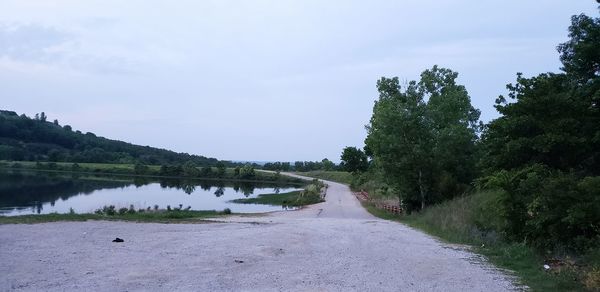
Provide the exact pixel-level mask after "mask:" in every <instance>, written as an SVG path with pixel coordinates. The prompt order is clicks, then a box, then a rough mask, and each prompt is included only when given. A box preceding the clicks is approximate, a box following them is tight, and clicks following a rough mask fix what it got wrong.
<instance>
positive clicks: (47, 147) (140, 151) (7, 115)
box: [0, 110, 231, 166]
mask: <svg viewBox="0 0 600 292" xmlns="http://www.w3.org/2000/svg"><path fill="white" fill-rule="evenodd" d="M46 119H47V117H46V115H45V114H44V113H41V114H36V116H35V117H34V118H30V117H27V116H26V115H24V114H22V115H18V114H17V113H15V112H12V111H6V110H0V160H27V161H55V162H93V163H143V164H181V163H184V162H187V161H191V162H194V163H196V164H197V165H198V166H214V165H216V164H217V163H218V162H219V160H217V159H215V158H207V157H204V156H200V155H190V154H187V153H177V152H173V151H170V150H165V149H159V148H154V147H149V146H140V145H135V144H131V143H127V142H123V141H118V140H111V139H107V138H103V137H98V136H96V135H95V134H93V133H90V132H87V133H85V134H84V133H82V132H80V131H73V129H72V128H71V126H69V125H65V126H61V125H59V123H58V121H57V120H54V122H49V121H46ZM225 164H227V165H231V163H227V162H225Z"/></svg>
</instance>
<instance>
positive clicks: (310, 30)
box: [0, 0, 598, 160]
mask: <svg viewBox="0 0 600 292" xmlns="http://www.w3.org/2000/svg"><path fill="white" fill-rule="evenodd" d="M2 6H3V8H2V9H0V88H2V96H3V104H4V106H5V107H7V108H9V109H12V110H16V111H18V112H26V113H28V114H33V113H35V112H39V111H46V112H47V113H49V114H50V115H51V117H57V118H59V119H60V120H61V121H66V122H68V123H70V124H72V125H73V126H75V128H79V129H82V130H86V131H92V132H96V133H98V134H99V135H104V136H107V137H113V138H117V139H123V140H126V141H130V142H134V143H140V144H144V145H146V144H149V145H155V146H159V147H163V148H170V149H174V150H176V151H186V152H192V153H198V154H204V155H209V156H215V157H219V158H224V159H238V160H239V159H253V160H290V159H301V160H304V159H311V160H316V159H321V158H323V157H329V158H330V159H334V160H337V159H338V158H339V152H340V149H341V148H342V147H344V146H347V145H357V146H361V145H362V142H363V139H364V136H365V132H364V129H363V125H364V124H365V123H367V122H368V120H369V117H370V114H371V107H372V104H373V100H374V99H375V98H376V96H377V92H376V91H375V82H376V80H377V79H378V78H379V77H381V76H399V77H400V78H402V79H415V78H418V76H419V73H420V72H421V71H422V70H424V69H426V68H430V67H431V66H433V65H434V64H439V65H441V66H446V67H449V68H451V69H453V70H455V71H458V72H459V73H460V81H461V82H462V83H464V84H465V85H466V87H467V89H468V90H469V92H470V94H471V96H472V99H473V103H474V104H475V105H476V106H477V107H479V108H481V109H482V112H483V115H482V118H483V119H484V120H490V119H492V118H494V117H496V116H497V114H496V113H495V111H494V109H493V107H492V105H493V100H494V99H495V98H496V97H497V95H499V94H502V93H505V84H506V83H508V82H511V81H513V80H514V78H515V73H516V72H519V71H522V72H524V73H525V74H529V75H531V74H536V73H539V72H545V71H557V70H558V69H559V67H560V63H559V62H558V55H557V53H556V50H555V46H556V45H557V44H558V43H559V42H561V41H564V40H566V38H567V32H566V29H567V27H568V25H569V17H570V15H572V14H578V13H582V12H585V13H588V14H592V15H597V13H598V12H597V9H596V4H595V3H594V1H576V2H575V1H570V0H552V1H546V2H544V7H543V9H542V8H540V3H539V2H534V1H517V0H511V1H475V0H472V1H469V0H460V1H437V0H435V1H434V0H427V1H416V0H410V1H316V0H315V1H223V0H219V1H216V0H215V1H177V2H169V3H167V2H162V1H142V0H140V1H77V0H59V1H22V0H15V1H11V0H6V1H3V3H2ZM5 96H6V97H7V98H4V97H5Z"/></svg>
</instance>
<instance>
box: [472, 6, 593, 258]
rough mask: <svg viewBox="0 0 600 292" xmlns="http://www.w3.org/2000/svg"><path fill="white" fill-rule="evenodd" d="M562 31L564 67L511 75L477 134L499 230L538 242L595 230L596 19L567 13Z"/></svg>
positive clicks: (581, 241)
mask: <svg viewBox="0 0 600 292" xmlns="http://www.w3.org/2000/svg"><path fill="white" fill-rule="evenodd" d="M569 32H570V33H569V36H570V40H569V41H567V42H565V43H563V44H561V45H559V46H558V51H559V52H560V53H561V55H560V59H561V61H562V63H563V70H564V73H544V74H539V75H538V76H535V77H531V78H524V77H523V76H522V74H520V73H519V74H517V81H516V83H515V84H509V85H507V88H508V90H509V93H508V97H509V98H510V99H511V101H510V102H508V101H507V100H506V98H505V97H503V96H500V97H499V98H498V99H497V100H496V106H495V107H496V109H497V110H498V112H499V113H500V114H501V116H500V117H499V118H498V119H496V120H494V121H492V122H490V123H489V124H488V126H487V127H486V129H485V131H484V135H483V145H484V150H485V152H484V153H485V156H484V157H485V158H484V159H483V165H484V166H485V168H486V170H485V171H486V174H488V176H487V177H485V178H484V179H482V181H484V182H486V184H485V185H486V186H488V187H498V188H500V189H502V190H503V193H502V198H501V200H500V202H499V206H498V207H499V208H500V210H501V211H502V212H501V217H502V220H503V221H504V222H506V227H505V230H503V232H504V233H506V234H507V235H508V236H509V237H511V238H513V239H515V240H527V241H529V242H531V243H533V244H534V245H537V246H540V247H544V248H552V247H553V246H558V245H559V246H569V247H574V248H585V247H586V245H590V244H593V243H594V242H597V239H598V236H600V225H599V224H598V223H597V222H600V197H598V194H599V192H598V186H600V176H599V175H600V127H599V126H598V125H600V66H599V64H600V51H599V50H598V48H600V19H599V18H596V19H592V18H589V17H587V16H585V15H579V16H574V17H573V18H572V24H571V27H570V28H569ZM591 222H594V223H591Z"/></svg>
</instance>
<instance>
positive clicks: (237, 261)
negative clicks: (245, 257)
mask: <svg viewBox="0 0 600 292" xmlns="http://www.w3.org/2000/svg"><path fill="white" fill-rule="evenodd" d="M235 262H236V263H238V264H242V263H244V261H242V260H235Z"/></svg>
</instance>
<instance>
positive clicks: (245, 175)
mask: <svg viewBox="0 0 600 292" xmlns="http://www.w3.org/2000/svg"><path fill="white" fill-rule="evenodd" d="M255 175H256V173H255V171H254V167H252V166H251V165H249V164H247V165H244V166H243V167H242V168H241V169H240V172H239V176H240V178H242V179H251V178H254V176H255Z"/></svg>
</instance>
